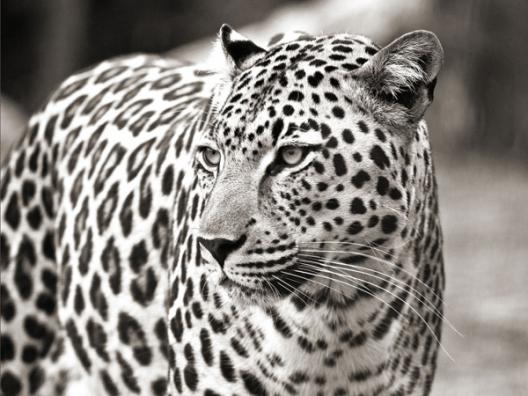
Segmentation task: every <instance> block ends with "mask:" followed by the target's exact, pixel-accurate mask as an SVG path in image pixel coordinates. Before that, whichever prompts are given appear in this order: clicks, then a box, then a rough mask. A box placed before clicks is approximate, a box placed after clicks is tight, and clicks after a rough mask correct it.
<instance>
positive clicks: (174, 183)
mask: <svg viewBox="0 0 528 396" xmlns="http://www.w3.org/2000/svg"><path fill="white" fill-rule="evenodd" d="M443 58H444V55H443V49H442V46H441V44H440V41H439V40H438V38H437V37H436V36H435V35H434V33H431V32H429V31H424V30H417V31H413V32H410V33H407V34H404V35H402V36H400V37H399V38H397V39H395V40H394V41H392V42H391V43H389V44H388V45H386V46H385V47H380V46H378V45H377V44H375V43H374V42H373V41H372V40H370V39H369V38H367V37H364V36H360V35H352V34H348V33H347V34H330V35H320V36H313V35H310V34H307V33H302V32H292V33H286V34H278V35H276V36H274V37H273V38H272V39H271V41H270V42H269V44H268V45H267V46H261V45H259V44H257V43H255V42H254V41H252V40H250V39H248V38H247V37H246V36H244V35H242V34H241V33H239V32H237V31H236V30H234V29H233V28H231V27H230V26H229V25H223V26H222V27H221V29H220V31H219V34H218V40H217V42H216V44H215V45H214V49H213V51H212V54H211V56H210V57H209V58H208V59H207V60H205V61H204V62H202V63H198V64H192V63H187V62H181V61H178V60H176V59H172V58H170V57H167V56H160V55H145V54H135V55H129V56H124V57H118V58H114V59H110V60H107V61H104V62H102V63H100V64H98V65H95V66H93V67H91V68H89V69H87V70H84V71H80V72H78V73H77V74H75V75H74V76H72V77H69V78H68V79H66V80H65V81H64V82H63V83H62V84H61V85H60V86H59V88H58V89H56V90H55V91H54V92H53V93H52V94H51V96H50V98H49V99H48V100H47V102H46V103H45V104H44V106H43V107H42V108H41V109H40V110H39V111H38V112H37V113H36V114H34V115H33V116H32V117H31V118H30V120H29V122H28V126H27V128H26V132H25V134H24V136H23V137H22V139H21V140H20V142H18V143H17V144H16V145H15V146H14V147H13V148H12V150H11V152H10V155H9V156H8V158H7V160H6V161H5V163H4V164H3V166H2V173H1V179H2V180H1V189H0V198H1V204H2V205H1V219H2V229H1V236H0V242H1V290H0V292H1V369H2V370H1V376H0V391H1V393H2V395H34V394H39V395H72V394H74V395H76V396H79V395H85V394H86V395H110V396H116V395H176V394H185V395H191V394H192V395H204V396H215V395H227V394H229V395H336V396H337V395H355V396H359V395H392V396H397V395H427V394H429V393H430V392H431V389H432V384H433V380H434V375H435V371H436V365H437V357H438V354H439V351H440V350H441V349H440V348H441V347H442V345H441V333H442V324H443V310H444V307H443V300H442V294H443V290H444V287H445V278H444V270H443V253H442V231H441V223H440V216H439V210H438V193H437V190H438V188H437V183H436V179H435V173H434V167H433V160H432V154H431V148H430V142H429V137H428V129H427V125H426V122H425V120H424V114H425V112H426V110H427V108H428V107H429V105H430V104H431V103H432V101H433V96H434V89H435V86H436V81H437V77H438V74H439V71H440V68H441V65H442V63H443Z"/></svg>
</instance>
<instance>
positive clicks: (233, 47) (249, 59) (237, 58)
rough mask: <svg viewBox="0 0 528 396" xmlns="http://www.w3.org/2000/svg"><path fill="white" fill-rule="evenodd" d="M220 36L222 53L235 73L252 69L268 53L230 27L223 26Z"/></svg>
mask: <svg viewBox="0 0 528 396" xmlns="http://www.w3.org/2000/svg"><path fill="white" fill-rule="evenodd" d="M218 36H219V42H220V45H221V47H222V51H223V53H224V55H225V57H226V59H227V61H228V62H229V63H230V64H231V66H232V71H233V72H235V73H236V72H239V71H242V70H245V69H248V68H250V67H251V66H253V65H254V64H255V63H256V62H257V61H258V60H259V59H260V58H262V56H264V54H265V53H266V50H265V49H264V48H261V47H259V46H258V45H257V44H255V43H254V42H253V41H251V40H249V39H248V38H246V37H245V36H243V35H241V34H240V33H238V32H237V31H236V30H234V29H233V28H231V26H229V25H226V24H224V25H222V27H221V28H220V32H219V34H218Z"/></svg>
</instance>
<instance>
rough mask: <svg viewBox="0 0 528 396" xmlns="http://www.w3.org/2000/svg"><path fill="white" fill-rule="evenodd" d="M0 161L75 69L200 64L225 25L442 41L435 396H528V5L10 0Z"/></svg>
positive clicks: (436, 142)
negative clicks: (440, 315)
mask: <svg viewBox="0 0 528 396" xmlns="http://www.w3.org/2000/svg"><path fill="white" fill-rule="evenodd" d="M1 7H2V16H1V20H2V27H1V29H2V30H1V32H2V33H1V37H2V46H1V47H2V48H1V83H2V87H1V110H2V111H1V155H2V157H5V155H6V152H7V149H8V147H9V146H10V145H11V144H12V142H14V141H16V139H17V138H18V136H20V133H21V131H22V129H23V125H24V123H25V121H26V120H27V117H28V115H29V114H31V113H32V112H33V111H35V110H36V109H38V107H39V106H40V105H41V104H42V103H43V102H44V101H45V99H46V97H47V96H48V95H49V94H50V92H51V90H52V89H53V88H54V87H56V86H57V84H59V83H60V81H61V80H62V79H64V78H65V77H67V76H68V75H69V74H71V73H73V72H75V71H76V70H79V69H82V68H84V67H86V66H89V65H91V64H94V63H96V62H98V61H101V60H103V59H105V58H108V57H111V56H115V55H120V54H126V53H131V52H154V53H165V54H166V55H167V56H172V57H177V58H179V59H185V60H191V61H200V60H202V59H204V57H205V56H206V54H207V52H208V49H209V48H210V44H211V42H212V41H213V40H214V35H215V34H216V32H217V31H218V29H219V27H220V25H221V24H222V23H224V22H226V23H229V24H231V25H232V26H234V27H236V28H237V29H239V30H240V31H241V32H242V33H244V34H246V35H247V36H249V37H250V38H252V39H254V40H255V41H256V42H258V43H260V44H262V45H265V43H266V42H267V41H268V39H269V38H270V37H271V36H272V35H273V34H274V33H277V32H281V31H289V30H304V31H307V32H309V33H313V34H321V33H334V32H350V33H359V34H364V35H366V36H369V37H371V38H372V39H374V40H375V41H377V42H378V43H379V44H380V45H385V44H387V43H388V42H389V41H391V40H392V39H394V38H396V37H397V36H398V35H400V34H403V33H405V32H407V31H410V30H414V29H428V30H432V31H433V32H435V33H436V34H437V35H438V36H439V38H440V40H441V41H442V43H443V45H444V48H445V53H446V60H445V65H444V69H443V71H442V73H441V76H440V78H439V84H438V86H437V91H436V95H435V102H434V103H433V106H432V107H431V108H430V110H429V112H428V114H427V119H428V122H429V126H430V130H431V139H432V142H433V149H434V154H435V161H436V166H437V173H438V183H439V186H440V200H441V214H442V217H443V224H444V235H445V259H446V272H447V277H448V278H447V297H446V301H447V310H446V313H447V317H448V318H449V320H450V321H451V322H452V323H453V324H454V325H455V326H456V328H457V329H458V330H459V331H461V332H462V333H463V334H464V337H463V338H462V337H460V336H458V335H457V334H455V333H454V332H453V331H451V330H450V329H449V328H448V327H445V330H444V343H445V347H446V348H447V350H448V351H449V352H450V353H451V355H452V356H453V358H454V361H450V360H449V359H448V358H447V357H446V356H445V355H443V354H441V355H440V363H439V364H440V366H439V370H438V375H437V381H436V383H435V385H434V388H433V394H434V395H435V396H439V395H485V396H487V395H527V394H528V287H527V283H528V209H527V205H528V103H527V101H528V99H527V98H528V76H527V73H528V51H527V50H526V49H527V43H526V40H527V39H528V23H526V17H527V16H528V1H526V0H501V1H498V0H318V1H316V0H311V1H309V0H290V1H281V0H223V1H218V0H194V1H192V2H191V1H184V0H151V1H148V2H147V1H139V0H105V1H103V0H46V1H44V0H40V1H37V0H3V1H2V4H1Z"/></svg>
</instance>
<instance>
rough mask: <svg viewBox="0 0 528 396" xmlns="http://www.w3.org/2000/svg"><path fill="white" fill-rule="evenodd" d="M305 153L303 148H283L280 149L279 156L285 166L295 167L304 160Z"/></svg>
mask: <svg viewBox="0 0 528 396" xmlns="http://www.w3.org/2000/svg"><path fill="white" fill-rule="evenodd" d="M305 152H306V150H305V149H304V148H303V147H296V146H285V147H282V148H281V149H280V151H279V156H280V158H281V160H282V161H283V162H284V164H285V165H287V166H295V165H297V164H299V163H300V162H301V161H302V160H303V159H304V157H305V155H306V153H305Z"/></svg>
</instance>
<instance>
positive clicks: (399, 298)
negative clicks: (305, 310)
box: [300, 261, 454, 362]
mask: <svg viewBox="0 0 528 396" xmlns="http://www.w3.org/2000/svg"><path fill="white" fill-rule="evenodd" d="M300 263H301V264H305V265H308V266H313V267H314V268H317V267H315V266H314V265H313V264H311V263H309V262H304V261H300ZM319 270H320V271H323V272H325V273H329V274H332V275H338V276H343V275H342V274H339V273H337V272H335V271H330V270H325V269H319ZM367 275H368V274H367ZM318 276H322V277H324V275H321V274H318ZM327 278H328V279H331V280H334V281H336V282H339V280H338V279H334V278H330V277H327ZM346 278H351V279H352V280H355V281H358V282H362V283H366V284H368V285H371V286H373V287H376V288H378V289H380V290H382V291H384V292H385V293H388V294H390V295H391V296H393V297H394V298H395V299H397V300H399V301H400V302H402V303H403V304H404V305H405V306H407V307H408V308H409V309H410V310H412V311H413V312H414V313H415V314H416V316H418V318H420V320H421V321H422V322H423V323H424V325H425V326H426V327H427V328H428V329H429V331H430V332H431V335H432V336H433V338H434V339H435V341H436V342H437V343H438V345H439V346H440V348H441V349H442V350H443V351H444V353H445V354H446V355H447V357H448V358H449V359H450V360H451V361H453V362H454V359H453V358H452V357H451V355H450V354H449V352H448V351H447V349H445V347H444V346H443V345H442V343H441V342H440V339H439V338H438V337H437V336H436V334H435V332H434V330H433V328H432V327H431V325H429V323H428V322H427V321H426V320H425V318H424V317H423V316H422V315H420V313H419V312H418V311H417V310H416V309H415V308H414V307H413V306H412V305H411V304H409V303H408V302H407V301H406V300H404V299H402V298H401V297H399V296H397V295H396V294H394V293H392V292H391V291H390V290H387V289H385V288H383V287H381V286H379V285H377V284H375V283H374V282H369V281H365V280H361V279H359V278H356V277H354V276H352V275H348V276H346ZM340 283H343V284H345V285H348V283H347V282H343V281H341V282H340ZM349 286H350V285H349ZM373 297H377V296H374V295H373Z"/></svg>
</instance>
